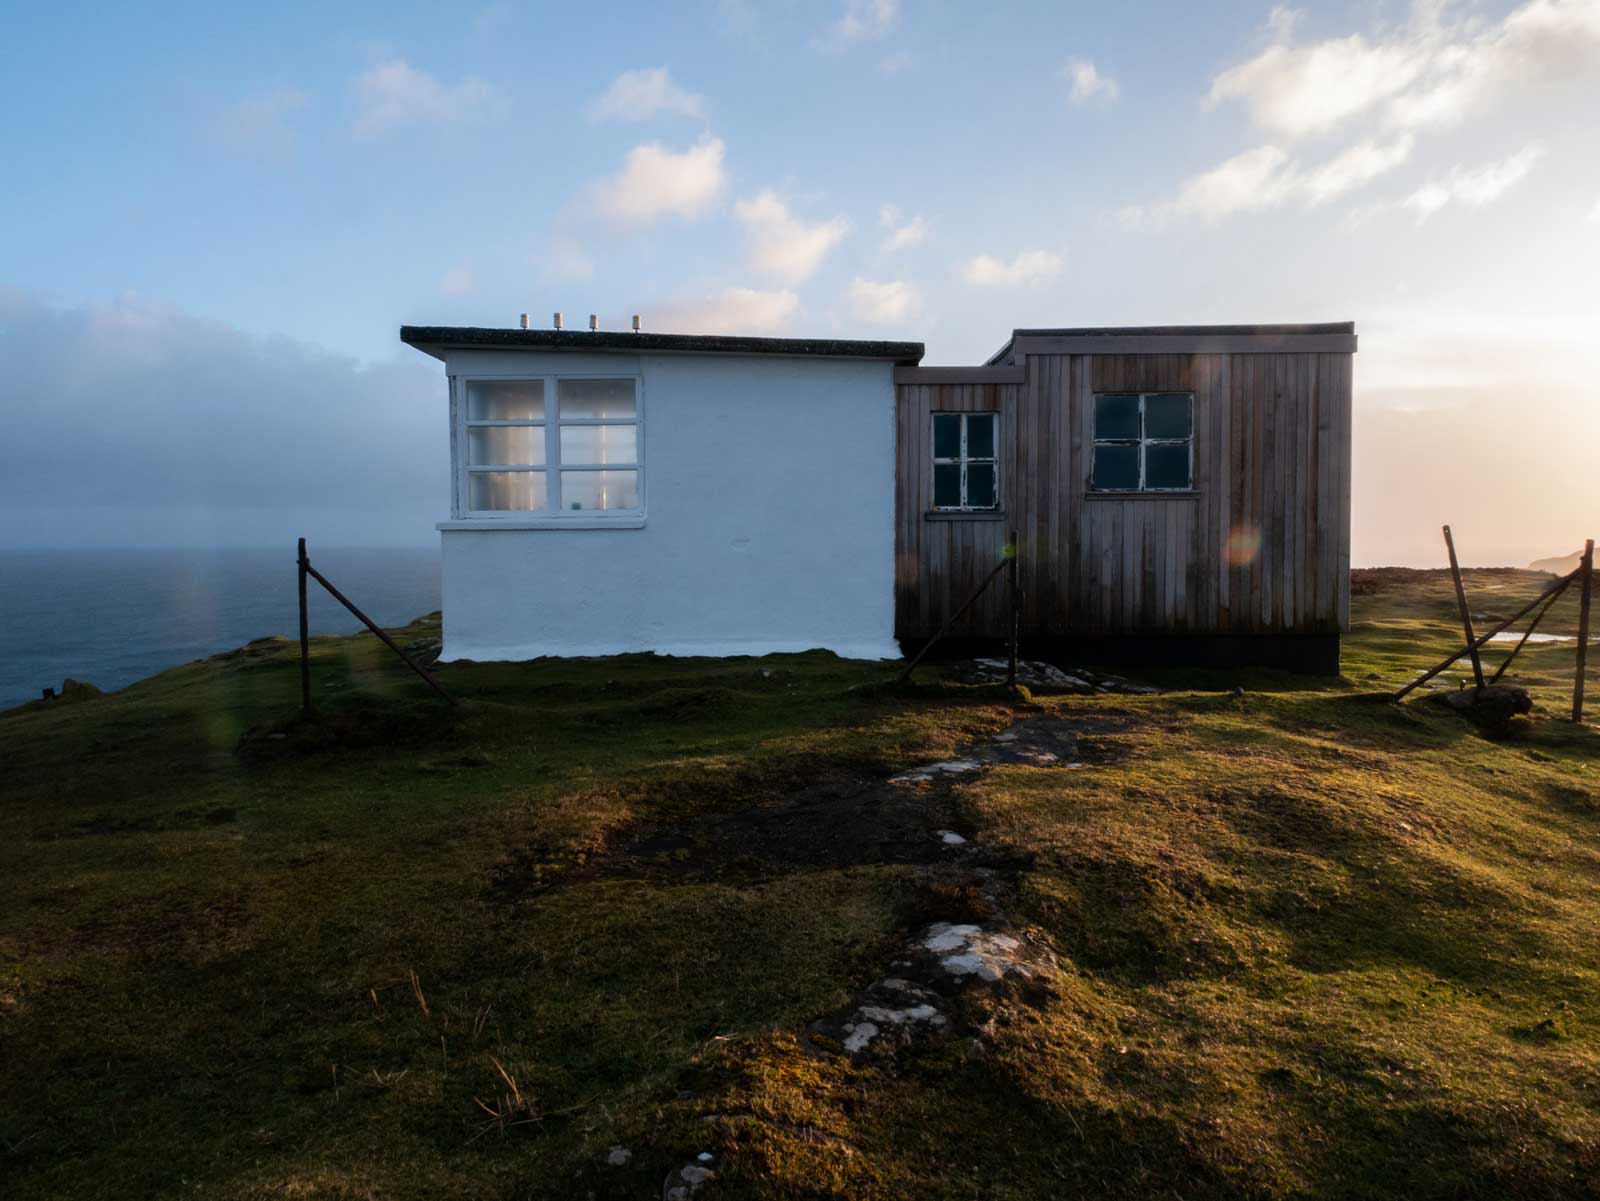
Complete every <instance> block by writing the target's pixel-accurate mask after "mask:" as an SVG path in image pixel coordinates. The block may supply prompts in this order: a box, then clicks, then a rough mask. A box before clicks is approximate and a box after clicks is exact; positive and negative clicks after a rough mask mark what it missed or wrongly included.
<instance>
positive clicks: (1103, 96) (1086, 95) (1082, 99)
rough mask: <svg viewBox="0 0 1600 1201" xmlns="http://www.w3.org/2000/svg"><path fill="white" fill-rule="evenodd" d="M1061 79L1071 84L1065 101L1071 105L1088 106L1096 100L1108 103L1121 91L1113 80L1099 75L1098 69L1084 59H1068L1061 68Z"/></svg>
mask: <svg viewBox="0 0 1600 1201" xmlns="http://www.w3.org/2000/svg"><path fill="white" fill-rule="evenodd" d="M1061 77H1062V78H1063V79H1066V80H1068V81H1070V82H1071V84H1072V91H1071V92H1070V93H1069V94H1068V97H1067V99H1068V100H1070V101H1071V102H1072V103H1073V104H1088V103H1089V102H1090V101H1091V100H1096V99H1098V100H1104V101H1107V102H1109V101H1112V100H1115V99H1116V98H1117V96H1118V95H1120V94H1121V91H1122V89H1121V88H1119V87H1118V86H1117V81H1116V80H1115V79H1112V78H1111V77H1110V76H1108V75H1102V74H1100V69H1099V68H1098V67H1096V66H1095V65H1094V63H1092V62H1090V61H1089V60H1088V59H1086V58H1074V59H1068V60H1067V64H1066V66H1064V67H1062V68H1061Z"/></svg>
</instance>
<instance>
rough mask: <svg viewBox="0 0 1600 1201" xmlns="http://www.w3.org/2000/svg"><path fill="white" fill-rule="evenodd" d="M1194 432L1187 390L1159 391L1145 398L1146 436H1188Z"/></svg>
mask: <svg viewBox="0 0 1600 1201" xmlns="http://www.w3.org/2000/svg"><path fill="white" fill-rule="evenodd" d="M1193 432H1194V418H1193V416H1192V415H1191V413H1190V404H1189V394H1188V393H1187V392H1157V393H1155V394H1154V395H1152V396H1146V397H1145V398H1144V436H1145V437H1146V438H1187V437H1188V436H1189V435H1190V434H1191V433H1193Z"/></svg>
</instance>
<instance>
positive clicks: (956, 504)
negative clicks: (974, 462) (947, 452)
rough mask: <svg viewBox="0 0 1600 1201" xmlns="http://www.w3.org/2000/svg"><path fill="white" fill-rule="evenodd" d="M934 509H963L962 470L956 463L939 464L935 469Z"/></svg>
mask: <svg viewBox="0 0 1600 1201" xmlns="http://www.w3.org/2000/svg"><path fill="white" fill-rule="evenodd" d="M933 507H934V508H936V509H959V508H960V507H961V468H960V467H958V466H957V465H956V464H954V463H937V464H935V465H934V468H933Z"/></svg>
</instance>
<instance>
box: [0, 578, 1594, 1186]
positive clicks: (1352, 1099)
mask: <svg viewBox="0 0 1600 1201" xmlns="http://www.w3.org/2000/svg"><path fill="white" fill-rule="evenodd" d="M1547 581H1548V577H1545V576H1540V575H1537V574H1535V573H1531V572H1525V571H1511V570H1505V571H1472V572H1468V573H1467V587H1468V591H1469V594H1470V596H1471V598H1472V603H1473V607H1474V609H1475V610H1477V611H1479V612H1486V613H1495V612H1509V611H1511V610H1513V609H1514V608H1515V607H1516V606H1517V605H1518V604H1519V603H1520V599H1522V598H1527V597H1531V596H1532V595H1534V594H1535V593H1536V592H1537V591H1538V589H1539V588H1541V587H1542V586H1543V585H1544V584H1545V583H1546V582H1547ZM1353 591H1354V622H1355V628H1354V630H1353V632H1352V635H1351V637H1350V638H1349V640H1348V641H1347V644H1346V650H1345V677H1344V679H1342V680H1337V681H1334V680H1320V679H1310V678H1302V677H1294V676H1289V675H1286V674H1282V673H1270V672H1251V673H1237V674H1226V673H1201V672H1180V671H1173V672H1167V673H1149V674H1147V675H1145V676H1142V677H1141V678H1143V679H1147V680H1149V681H1150V682H1151V683H1153V684H1156V685H1158V686H1160V687H1161V688H1162V689H1163V690H1164V691H1163V692H1162V693H1161V694H1160V695H1124V694H1110V693H1104V694H1097V695H1088V696H1076V695H1073V696H1062V697H1036V698H1034V700H1032V701H1031V702H1019V701H1013V700H1010V699H1008V698H1006V697H1005V696H1003V695H1001V694H998V693H996V692H993V691H986V690H984V689H982V688H976V689H968V688H960V687H955V686H948V685H944V684H941V683H939V682H938V681H937V675H936V672H935V671H933V670H931V669H929V670H925V671H924V672H922V673H921V678H922V683H921V686H920V687H919V688H918V689H917V690H915V691H914V692H912V693H894V692H887V691H882V690H879V689H874V688H870V687H868V688H861V687H858V686H861V685H870V684H872V683H874V682H877V681H881V680H882V679H883V678H884V677H885V675H886V674H887V673H886V672H885V670H884V669H883V668H882V667H881V666H872V665H866V664H859V663H847V662H842V661H840V660H837V659H835V658H833V657H832V656H829V655H827V654H824V653H812V654H806V655H790V656H773V657H769V658H766V659H760V660H753V659H746V660H722V661H715V660H699V661H696V660H669V659H657V658H655V657H652V656H624V657H619V658H615V659H607V660H591V661H581V662H578V661H574V662H551V661H542V662H535V663H529V664H520V665H493V664H490V665H479V664H451V665H446V666H444V667H442V668H441V672H440V674H441V679H442V680H443V682H444V683H445V685H446V687H448V688H449V689H450V690H451V691H452V692H453V693H454V694H455V695H456V696H458V697H459V698H461V702H462V703H461V704H460V705H459V706H458V707H457V708H456V710H455V711H454V712H450V713H446V712H443V711H441V710H440V708H439V707H438V706H436V704H435V703H434V702H433V701H432V700H431V699H429V697H428V695H427V693H426V691H425V690H424V689H423V688H422V686H421V685H420V684H419V683H418V682H417V681H416V680H415V679H414V678H413V677H410V676H408V675H407V674H406V672H405V670H404V668H403V667H400V666H399V665H398V664H397V663H395V662H392V661H391V660H390V659H389V658H387V657H385V653H384V652H383V651H382V648H381V647H378V646H377V645H376V643H375V640H373V639H371V638H370V637H353V638H325V639H318V640H316V642H315V695H316V697H317V699H318V704H319V707H320V708H321V710H322V711H323V713H324V714H325V716H326V721H325V722H323V723H321V724H319V725H317V726H315V727H312V728H306V727H302V726H300V725H298V724H296V723H295V722H293V721H292V720H291V719H292V715H293V712H294V708H295V706H296V704H297V697H298V673H297V666H296V658H295V649H296V648H294V647H293V646H292V645H290V644H288V643H284V642H282V641H281V640H264V641H262V642H258V643H252V644H251V645H250V646H248V647H245V648H241V649H240V650H238V651H234V652H231V653H229V654H226V655H221V656H217V657H215V658H213V659H210V660H205V661H202V662H198V663H194V664H191V665H188V666H185V667H182V668H178V669H176V670H173V671H169V672H166V673H164V674H162V675H160V676H157V677H155V678H153V679H150V680H148V681H145V682H143V683H140V684H138V685H135V686H133V687H131V688H128V689H126V690H123V691H121V692H116V693H110V694H106V695H104V696H98V697H90V698H88V699H85V700H83V701H81V702H80V703H75V704H70V705H64V704H56V705H52V706H33V707H29V708H26V709H24V710H17V711H13V712H12V713H10V714H7V715H4V716H0V763H3V764H4V765H5V769H4V770H5V775H4V779H5V787H4V790H3V793H0V1185H3V1187H0V1192H3V1193H4V1195H5V1196H7V1197H8V1198H13V1199H20V1198H46V1197H49V1198H57V1197H63V1198H79V1197H82V1198H88V1197H105V1196H118V1197H135V1196H161V1197H165V1196H199V1197H206V1198H244V1197H263V1198H265V1197H273V1198H286V1197H294V1198H367V1197H385V1198H389V1197H406V1198H410V1197H415V1198H439V1197H507V1198H510V1197H545V1196H549V1197H563V1198H567V1197H583V1196H599V1197H637V1198H651V1197H658V1196H660V1195H661V1190H662V1181H663V1180H664V1179H665V1178H666V1177H667V1176H668V1174H669V1173H671V1172H674V1171H680V1170H681V1169H682V1168H683V1167H684V1166H685V1165H693V1164H695V1163H697V1159H696V1157H697V1156H698V1155H700V1154H701V1153H706V1154H707V1155H708V1156H709V1159H708V1160H707V1161H705V1162H706V1163H708V1164H709V1165H710V1169H711V1170H713V1171H715V1172H716V1174H717V1176H718V1179H717V1181H716V1182H715V1183H714V1184H712V1185H710V1186H708V1190H709V1191H707V1192H703V1193H702V1194H701V1195H702V1196H710V1195H712V1194H713V1193H714V1194H715V1195H716V1196H721V1197H730V1198H731V1197H774V1198H776V1197H784V1198H788V1197H850V1198H899V1197H911V1196H915V1197H925V1198H942V1197H949V1198H956V1197H962V1198H967V1197H973V1196H982V1197H991V1198H1034V1197H1040V1196H1052V1197H1072V1196H1093V1197H1130V1198H1131V1197H1139V1198H1149V1197H1183V1198H1204V1197H1218V1198H1220V1197H1260V1198H1274V1197H1334V1196H1362V1197H1393V1198H1413V1197H1427V1196H1451V1197H1464V1196H1483V1197H1507V1196H1510V1197H1567V1196H1570V1197H1579V1196H1588V1195H1592V1192H1593V1187H1594V1186H1593V1179H1594V1177H1595V1174H1596V1172H1597V1171H1600V1001H1597V999H1596V985H1597V982H1600V942H1597V940H1596V938H1595V936H1594V935H1595V931H1596V930H1597V929H1600V772H1597V770H1596V765H1597V751H1600V737H1597V736H1596V733H1595V731H1594V729H1593V728H1592V727H1575V726H1573V725H1572V724H1571V723H1570V722H1567V721H1565V720H1563V718H1562V715H1563V714H1564V713H1565V712H1566V709H1567V706H1568V705H1569V704H1570V689H1571V671H1572V660H1573V652H1572V648H1571V643H1566V644H1553V645H1548V646H1538V647H1534V648H1530V650H1528V651H1526V652H1525V653H1524V657H1523V658H1522V659H1520V660H1519V667H1520V668H1521V671H1520V672H1515V671H1514V672H1513V673H1512V676H1511V678H1513V679H1517V680H1520V682H1522V683H1524V684H1526V685H1528V686H1529V688H1530V689H1531V691H1532V692H1533V693H1534V695H1535V697H1536V698H1537V699H1538V701H1539V702H1540V704H1541V708H1540V709H1539V710H1537V711H1536V713H1535V715H1534V717H1533V718H1532V719H1531V720H1527V721H1522V722H1519V723H1518V724H1517V727H1516V728H1515V729H1514V730H1512V731H1511V732H1510V733H1509V734H1507V735H1505V736H1502V737H1493V738H1491V737H1486V736H1484V735H1483V734H1481V733H1479V732H1478V731H1477V730H1476V729H1474V728H1473V727H1471V726H1469V725H1467V724H1465V723H1464V722H1463V721H1461V720H1460V719H1459V718H1457V717H1456V716H1454V715H1453V714H1451V713H1449V712H1447V711H1445V707H1443V706H1440V705H1437V704H1436V703H1435V702H1433V701H1431V700H1429V699H1428V697H1427V696H1426V695H1425V694H1419V695H1417V697H1416V699H1415V703H1408V704H1406V705H1404V706H1402V707H1396V706H1393V705H1391V704H1389V703H1387V701H1386V699H1385V694H1386V693H1387V692H1390V691H1392V690H1393V689H1394V688H1396V687H1398V686H1399V684H1400V683H1401V682H1403V681H1405V680H1407V679H1409V678H1411V677H1412V676H1413V675H1414V674H1415V673H1416V671H1417V670H1418V669H1421V668H1424V667H1428V666H1431V665H1432V663H1433V662H1434V661H1435V660H1436V659H1438V658H1440V657H1442V655H1443V654H1444V653H1445V651H1446V648H1447V647H1448V646H1449V645H1451V644H1452V642H1453V641H1455V640H1458V638H1459V631H1458V629H1457V627H1456V625H1455V615H1454V606H1453V599H1452V594H1451V591H1450V585H1449V582H1448V579H1447V577H1446V576H1444V575H1443V573H1438V572H1416V571H1402V570H1384V571H1375V572H1358V573H1356V577H1355V586H1354V589H1353ZM1574 609H1575V601H1574V600H1573V599H1572V598H1568V599H1565V600H1563V602H1562V604H1561V605H1560V606H1558V608H1557V610H1556V611H1555V612H1554V613H1553V615H1552V617H1551V618H1550V619H1548V621H1549V625H1548V627H1547V628H1548V629H1550V630H1552V631H1556V632H1559V631H1568V632H1570V630H1571V629H1572V627H1573V623H1574ZM436 635H437V626H436V624H434V623H433V622H431V621H423V622H419V623H417V624H414V625H413V626H411V627H408V628H407V629H406V630H404V631H402V632H401V638H400V640H401V641H402V642H407V641H413V640H426V639H429V638H432V637H435V636H436ZM1498 653H1499V652H1496V654H1495V655H1490V656H1488V658H1489V659H1490V661H1491V662H1492V661H1493V660H1494V659H1495V658H1496V657H1497V655H1498ZM1459 674H1460V673H1458V672H1452V673H1450V675H1449V676H1448V677H1446V680H1445V683H1446V686H1450V687H1453V686H1454V680H1455V678H1456V677H1457V676H1458V675H1459ZM1236 688H1242V692H1237V691H1236ZM1595 692H1600V689H1596V688H1594V687H1593V686H1591V693H1595ZM1596 699H1597V700H1600V697H1597V698H1596ZM1597 716H1600V714H1597ZM1013 735H1015V737H1013ZM997 736H1002V737H1000V738H998V739H997ZM1052 756H1055V758H1054V760H1052ZM958 757H965V758H967V759H970V760H972V761H973V762H974V763H975V764H976V765H977V766H976V767H975V769H974V770H972V771H970V772H964V773H958V774H945V773H942V772H929V773H924V774H925V775H926V776H927V778H926V779H915V778H914V779H912V780H910V781H903V782H895V781H894V779H893V777H896V776H899V775H903V774H905V773H907V772H913V773H914V770H915V769H916V768H917V767H918V766H919V765H926V764H929V763H930V762H933V761H946V760H950V759H953V758H958ZM941 923H942V924H941ZM968 928H976V930H977V931H979V932H980V934H981V936H982V937H986V938H989V939H990V941H989V942H985V943H983V944H982V945H979V943H978V941H977V940H978V939H979V937H980V934H975V933H972V932H971V931H970V930H969V931H968V933H965V934H963V933H961V931H963V930H967V929H968ZM930 931H931V933H930ZM941 938H944V939H947V940H952V941H947V942H943V943H941V942H939V941H938V940H939V939H941ZM962 939H965V940H966V941H965V942H964V943H962V945H961V954H962V955H970V956H971V957H973V963H974V964H975V965H976V966H977V967H978V968H981V969H983V970H973V971H970V972H968V973H967V974H966V975H962V976H960V978H959V979H954V978H950V979H947V978H944V977H941V976H939V974H938V973H939V971H940V969H939V967H938V956H939V955H940V954H942V951H940V950H939V948H940V947H943V946H946V945H954V943H955V942H959V941H960V940H962ZM930 956H931V958H930ZM952 970H954V969H952ZM985 974H995V975H998V976H999V977H1000V979H999V980H998V982H996V983H993V984H991V983H987V982H985V981H984V980H983V979H982V976H983V975H985ZM902 985H904V986H905V988H904V989H902V988H901V986H902ZM897 990H898V991H897ZM906 990H912V991H906ZM917 990H920V991H917ZM894 997H901V998H913V997H914V998H916V999H918V1004H916V1005H914V1004H912V1003H911V1001H909V1000H903V1001H897V1000H894ZM923 1001H925V1002H926V1009H925V1010H923V1009H919V1008H918V1005H920V1004H921V1003H922V1002H923ZM901 1004H903V1006H904V1007H903V1008H900V1009H896V1008H894V1006H895V1005H901ZM913 1010H917V1013H918V1014H920V1015H921V1016H916V1015H913V1014H912V1011H913ZM886 1012H887V1013H889V1014H900V1015H902V1016H900V1017H892V1016H891V1017H884V1016H882V1015H883V1014H884V1013H886ZM875 1015H876V1016H875ZM905 1015H912V1016H905ZM869 1018H870V1019H871V1023H872V1024H873V1026H874V1030H875V1034H876V1037H874V1038H868V1036H866V1034H865V1032H864V1023H866V1022H867V1020H868V1019H869ZM935 1018H937V1019H938V1020H937V1021H935V1020H934V1019H935ZM891 1027H892V1028H893V1030H894V1031H896V1032H898V1031H899V1030H900V1029H902V1028H903V1029H905V1030H906V1031H908V1032H909V1033H908V1034H907V1035H906V1038H905V1045H902V1046H896V1045H895V1037H892V1036H891V1034H890V1031H891ZM896 1036H897V1035H896ZM852 1039H854V1040H855V1042H854V1044H852V1042H851V1040H852ZM853 1045H854V1046H861V1047H862V1049H861V1051H860V1053H859V1054H854V1055H852V1054H849V1053H847V1048H852V1047H853Z"/></svg>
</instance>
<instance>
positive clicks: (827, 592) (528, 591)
mask: <svg viewBox="0 0 1600 1201" xmlns="http://www.w3.org/2000/svg"><path fill="white" fill-rule="evenodd" d="M446 362H447V368H448V370H449V371H450V372H451V373H452V374H476V373H480V372H481V373H493V374H501V373H509V372H518V371H526V372H527V373H528V374H540V373H543V372H562V371H569V370H583V371H595V370H612V369H615V370H618V371H624V372H629V373H632V372H635V371H638V372H640V373H642V376H643V385H642V395H643V411H644V427H643V445H644V470H645V517H644V523H643V525H642V526H640V527H639V528H634V529H620V528H618V529H564V530H548V529H533V530H528V529H523V530H511V529H496V530H487V531H485V530H478V529H470V530H468V529H450V528H448V526H449V523H448V522H447V523H444V524H443V525H442V526H441V535H440V536H441V538H442V540H443V571H444V577H443V591H444V598H443V599H444V656H443V657H444V658H446V659H482V660H488V659H530V658H534V657H537V656H540V655H609V654H617V653H620V652H624V651H656V652H658V653H661V654H669V655H764V654H769V653H772V652H778V651H802V650H809V649H811V648H814V647H823V648H826V649H828V650H831V651H834V652H835V653H837V654H839V655H842V656H845V657H847V658H867V659H877V658H897V657H898V656H899V653H900V652H899V648H898V647H897V646H896V644H895V642H894V638H893V631H894V462H895V456H894V437H895V430H894V405H895V393H894V380H893V364H892V363H890V362H888V361H865V360H853V359H826V358H778V357H770V356H733V355H715V354H711V355H664V354H645V355H628V354H615V355H613V354H581V355H579V354H572V353H562V352H545V351H539V352H531V351H514V350H513V351H482V350H477V351H455V352H451V353H450V354H449V356H448V358H447V361H446Z"/></svg>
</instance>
